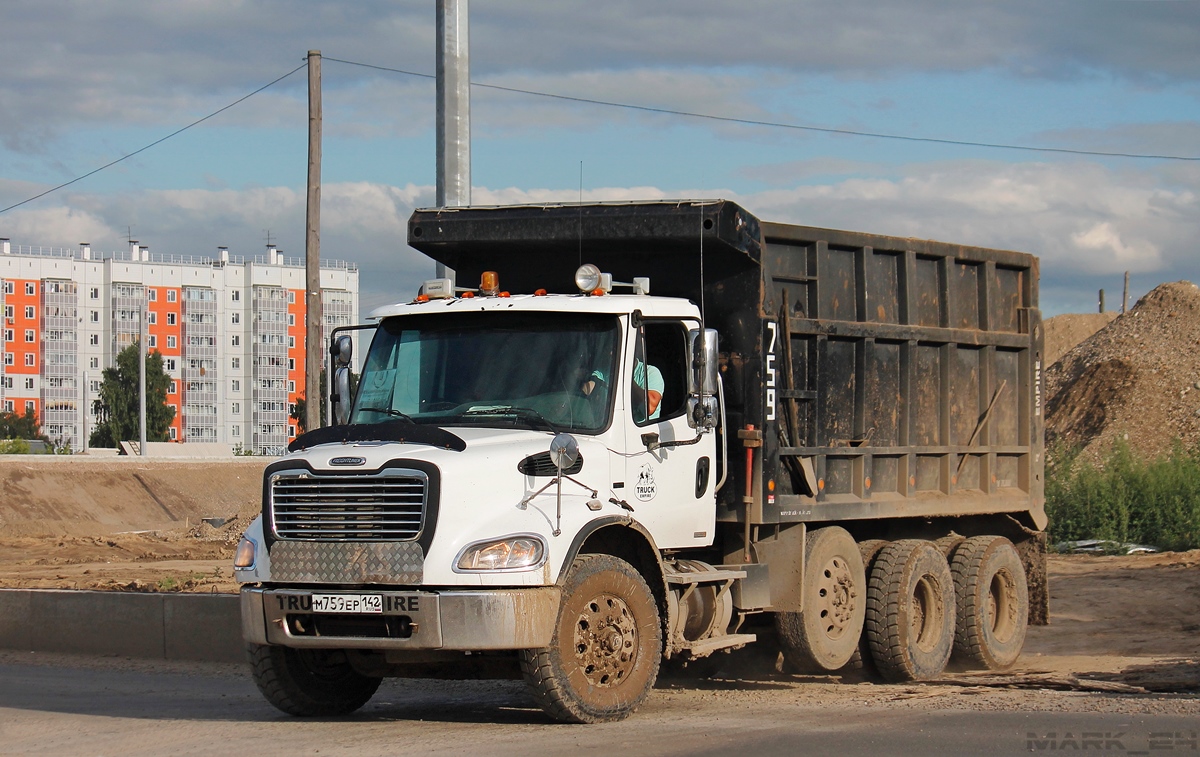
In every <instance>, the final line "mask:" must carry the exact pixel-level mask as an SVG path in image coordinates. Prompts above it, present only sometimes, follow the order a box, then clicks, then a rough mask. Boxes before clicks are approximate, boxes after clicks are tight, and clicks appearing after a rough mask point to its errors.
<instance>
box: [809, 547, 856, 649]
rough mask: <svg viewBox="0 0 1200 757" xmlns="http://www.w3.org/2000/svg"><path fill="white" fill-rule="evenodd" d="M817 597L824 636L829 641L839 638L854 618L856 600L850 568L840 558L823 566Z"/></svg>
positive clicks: (835, 558)
mask: <svg viewBox="0 0 1200 757" xmlns="http://www.w3.org/2000/svg"><path fill="white" fill-rule="evenodd" d="M817 597H818V600H819V609H820V615H821V620H822V622H823V624H824V630H825V635H826V636H828V637H829V638H831V639H838V638H841V636H842V635H843V634H845V633H846V630H847V628H848V627H849V625H850V621H851V619H852V618H853V617H854V607H855V603H856V601H857V599H858V590H857V589H856V588H855V586H854V577H853V574H852V573H851V572H850V566H849V565H847V563H846V561H845V560H843V559H842V558H841V557H834V558H833V559H832V560H830V561H829V562H828V563H826V564H825V567H824V569H823V570H822V571H821V575H820V578H819V579H818V580H817Z"/></svg>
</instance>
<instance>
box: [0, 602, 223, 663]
mask: <svg viewBox="0 0 1200 757" xmlns="http://www.w3.org/2000/svg"><path fill="white" fill-rule="evenodd" d="M0 649H16V650H20V651H27V652H67V653H75V654H94V655H117V656H125V657H145V658H153V659H165V660H195V661H202V662H245V660H246V653H245V650H244V648H243V646H242V625H241V610H240V607H239V604H238V597H237V596H236V595H233V594H165V593H157V594H143V593H133V592H114V591H73V590H70V589H0Z"/></svg>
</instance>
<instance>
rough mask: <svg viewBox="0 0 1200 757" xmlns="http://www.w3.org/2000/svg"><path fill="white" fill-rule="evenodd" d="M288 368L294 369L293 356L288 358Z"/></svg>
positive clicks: (294, 360) (294, 359) (294, 361)
mask: <svg viewBox="0 0 1200 757" xmlns="http://www.w3.org/2000/svg"><path fill="white" fill-rule="evenodd" d="M288 370H289V371H294V370H296V358H294V357H289V358H288Z"/></svg>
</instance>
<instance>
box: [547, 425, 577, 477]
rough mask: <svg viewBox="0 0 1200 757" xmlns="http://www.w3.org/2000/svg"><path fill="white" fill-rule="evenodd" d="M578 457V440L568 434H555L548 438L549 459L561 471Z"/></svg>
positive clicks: (572, 463)
mask: <svg viewBox="0 0 1200 757" xmlns="http://www.w3.org/2000/svg"><path fill="white" fill-rule="evenodd" d="M578 459H579V442H577V441H575V437H573V436H571V435H570V434H555V436H554V438H553V439H551V440H550V461H551V462H553V463H554V467H555V468H558V472H559V473H562V472H563V471H564V470H566V469H567V468H570V467H571V466H572V465H574V464H575V461H576V460H578Z"/></svg>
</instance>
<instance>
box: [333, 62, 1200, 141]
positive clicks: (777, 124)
mask: <svg viewBox="0 0 1200 757" xmlns="http://www.w3.org/2000/svg"><path fill="white" fill-rule="evenodd" d="M325 60H329V61H334V62H336V63H345V64H348V65H351V66H362V67H363V68H373V69H376V70H378V71H390V72H392V73H397V74H404V75H406V76H416V77H420V78H423V79H433V78H435V77H434V75H433V74H423V73H419V72H417V71H405V70H404V69H400V68H388V67H387V66H375V65H372V64H370V63H359V62H357V61H352V60H342V59H340V58H329V57H326V58H325ZM471 86H473V87H480V88H482V89H494V90H498V91H500V92H511V93H514V94H520V95H531V96H533V97H546V98H550V99H554V100H566V101H568V102H576V103H584V104H587V105H603V106H605V107H609V108H624V109H626V110H637V111H642V112H645V113H659V114H662V115H668V116H684V117H686V118H700V119H706V120H709V121H720V122H723V123H732V124H742V125H745V126H766V127H770V128H776V129H791V130H794V131H809V132H817V133H821V134H840V135H843V136H850V137H869V138H872V139H891V140H898V141H902V142H924V143H929V144H939V145H955V146H958V147H984V148H988V149H992V150H1021V151H1025V152H1048V153H1065V154H1068V155H1091V156H1098V157H1104V158H1133V159H1137V160H1185V161H1200V157H1192V156H1186V155H1154V154H1146V153H1132V152H1105V151H1103V150H1073V149H1071V148H1067V147H1032V146H1030V145H1010V144H1002V143H997V142H975V141H971V140H964V139H939V138H937V137H913V136H909V135H905V134H885V133H882V132H872V131H856V130H853V129H833V128H828V127H824V126H807V125H803V124H790V123H784V122H781V121H759V120H756V119H752V118H734V117H732V116H718V115H714V114H712V113H695V112H692V111H686V110H673V109H671V108H657V107H654V106H650V105H634V104H632V103H621V102H613V101H610V100H595V99H592V98H588V97H574V96H572V95H558V94H554V93H551V92H538V91H536V90H532V89H519V88H517V87H504V86H500V85H499V84H483V83H480V82H471Z"/></svg>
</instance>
